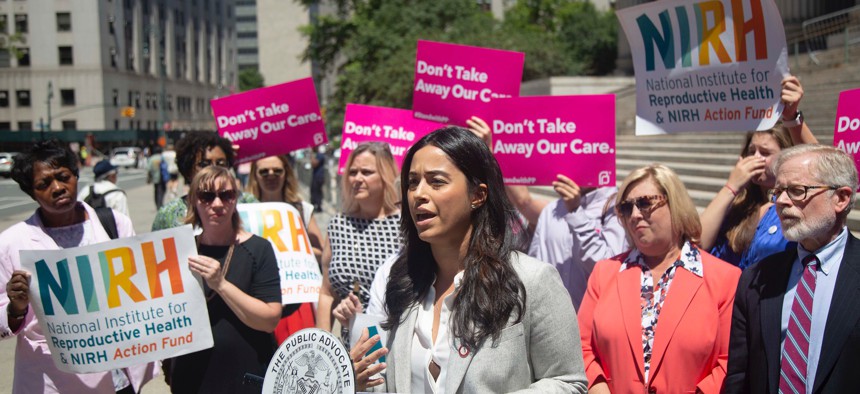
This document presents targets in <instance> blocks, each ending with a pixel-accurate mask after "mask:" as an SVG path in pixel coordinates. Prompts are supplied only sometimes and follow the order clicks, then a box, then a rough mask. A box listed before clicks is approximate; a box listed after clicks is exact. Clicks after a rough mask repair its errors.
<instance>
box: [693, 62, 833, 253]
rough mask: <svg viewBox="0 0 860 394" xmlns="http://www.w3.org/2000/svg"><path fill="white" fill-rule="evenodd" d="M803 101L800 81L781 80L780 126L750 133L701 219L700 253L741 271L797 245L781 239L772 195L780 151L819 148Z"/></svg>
mask: <svg viewBox="0 0 860 394" xmlns="http://www.w3.org/2000/svg"><path fill="white" fill-rule="evenodd" d="M802 97H803V87H801V85H800V81H798V79H797V78H796V77H793V76H789V77H787V78H785V79H783V81H782V101H783V103H784V104H785V109H784V110H783V113H782V124H781V125H776V126H775V127H773V128H771V129H769V130H763V131H753V132H749V133H747V136H746V140H745V141H744V145H743V148H742V150H741V155H740V156H741V157H740V158H739V159H738V162H737V164H736V165H735V168H733V169H732V172H731V173H730V174H729V179H728V180H726V184H725V186H723V188H722V189H720V191H719V193H717V195H716V197H714V200H713V201H711V203H710V204H708V207H707V208H706V209H705V211H704V212H702V214H701V220H702V242H701V246H702V248H703V249H705V250H710V252H711V253H712V254H713V255H714V256H716V257H719V258H720V259H723V260H725V261H728V262H730V263H732V264H734V265H737V266H738V267H740V268H741V269H744V268H747V267H749V266H750V265H753V264H755V263H757V262H758V261H759V260H761V259H763V258H765V257H767V256H769V255H771V254H774V253H777V252H781V251H783V250H786V249H788V248H792V247H793V245H794V243H793V242H789V241H788V240H786V239H785V237H783V236H782V226H781V224H780V222H779V217H777V214H776V206H775V205H774V204H773V203H771V202H770V196H769V195H768V190H769V189H771V188H773V186H774V182H775V180H776V177H775V175H774V174H773V173H772V172H771V168H770V166H771V161H772V160H773V159H774V158H775V157H776V156H777V154H779V152H780V151H782V150H783V149H785V148H789V147H791V146H792V145H796V144H805V143H817V142H818V141H817V140H816V139H815V136H813V135H812V132H811V131H810V130H809V127H807V125H806V123H804V122H803V115H802V113H801V112H800V110H798V105H799V104H800V99H801V98H802Z"/></svg>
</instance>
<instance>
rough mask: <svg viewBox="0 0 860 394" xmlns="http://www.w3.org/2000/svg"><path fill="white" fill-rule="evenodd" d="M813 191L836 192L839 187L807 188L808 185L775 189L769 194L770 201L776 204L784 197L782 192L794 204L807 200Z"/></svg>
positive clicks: (817, 186)
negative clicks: (780, 197)
mask: <svg viewBox="0 0 860 394" xmlns="http://www.w3.org/2000/svg"><path fill="white" fill-rule="evenodd" d="M812 189H825V190H836V189H839V186H829V185H815V186H806V185H789V186H786V187H775V188H773V189H770V190H768V194H769V195H770V201H771V202H773V203H776V200H777V199H779V196H781V195H782V192H785V193H786V194H788V198H790V199H791V201H794V202H800V201H803V200H806V197H807V194H808V193H809V191H810V190H812Z"/></svg>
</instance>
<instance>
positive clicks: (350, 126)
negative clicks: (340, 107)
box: [337, 104, 445, 174]
mask: <svg viewBox="0 0 860 394" xmlns="http://www.w3.org/2000/svg"><path fill="white" fill-rule="evenodd" d="M442 127H445V125H444V124H441V123H436V122H430V121H427V120H421V119H416V118H415V117H413V116H412V111H408V110H405V109H397V108H387V107H376V106H372V105H360V104H347V105H346V114H345V115H344V118H343V137H342V140H341V145H340V164H338V166H337V173H338V174H343V172H344V170H345V167H346V160H347V158H349V154H350V153H351V152H352V150H353V149H355V147H356V146H358V144H360V143H362V142H372V141H377V142H387V143H388V145H389V146H391V155H392V156H394V161H395V162H397V168H400V166H401V165H403V157H404V156H406V151H408V150H409V148H410V147H411V146H412V144H414V143H415V142H416V141H418V140H419V139H421V137H424V136H425V135H427V134H428V133H430V132H431V131H433V130H436V129H439V128H442Z"/></svg>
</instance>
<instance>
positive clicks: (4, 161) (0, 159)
mask: <svg viewBox="0 0 860 394" xmlns="http://www.w3.org/2000/svg"><path fill="white" fill-rule="evenodd" d="M17 154H18V152H0V176H3V177H5V178H8V177H10V176H11V175H12V164H14V163H15V155H17Z"/></svg>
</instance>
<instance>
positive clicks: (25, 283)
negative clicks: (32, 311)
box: [6, 270, 30, 331]
mask: <svg viewBox="0 0 860 394" xmlns="http://www.w3.org/2000/svg"><path fill="white" fill-rule="evenodd" d="M6 296H7V297H9V306H8V307H7V314H8V315H9V322H10V323H13V324H10V325H9V326H10V327H9V328H11V329H12V330H13V331H14V330H15V329H17V328H18V327H20V324H21V322H22V321H23V320H24V316H25V315H26V314H27V311H28V310H29V307H30V274H29V273H28V272H27V271H22V270H15V271H13V272H12V278H10V279H9V282H7V283H6Z"/></svg>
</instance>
